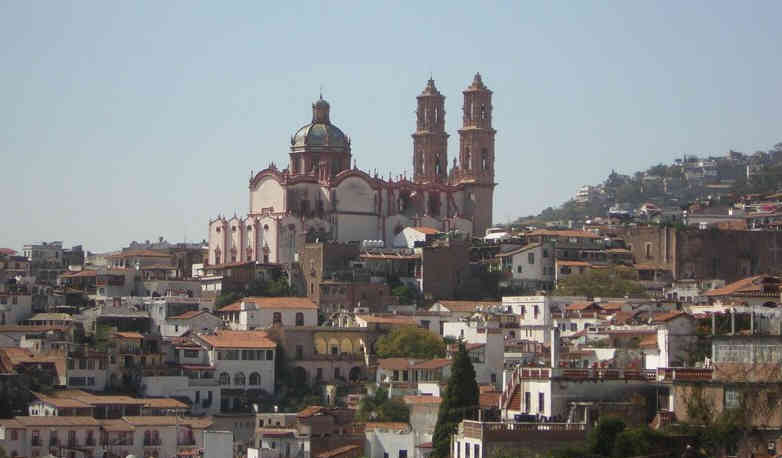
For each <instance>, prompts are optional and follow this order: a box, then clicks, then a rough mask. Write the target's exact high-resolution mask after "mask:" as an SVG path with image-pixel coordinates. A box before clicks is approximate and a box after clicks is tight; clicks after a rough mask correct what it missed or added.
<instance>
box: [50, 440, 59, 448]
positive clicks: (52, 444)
mask: <svg viewBox="0 0 782 458" xmlns="http://www.w3.org/2000/svg"><path fill="white" fill-rule="evenodd" d="M59 445H60V441H59V440H57V439H49V447H58V446H59Z"/></svg>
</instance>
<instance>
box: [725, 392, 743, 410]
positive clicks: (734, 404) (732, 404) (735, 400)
mask: <svg viewBox="0 0 782 458" xmlns="http://www.w3.org/2000/svg"><path fill="white" fill-rule="evenodd" d="M740 403H741V393H739V392H738V390H736V389H735V388H725V408H726V409H738V408H739V405H740Z"/></svg>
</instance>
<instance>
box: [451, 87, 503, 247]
mask: <svg viewBox="0 0 782 458" xmlns="http://www.w3.org/2000/svg"><path fill="white" fill-rule="evenodd" d="M462 94H464V107H463V111H464V113H463V116H462V128H461V129H459V165H460V170H459V176H458V178H457V180H458V182H461V183H463V184H464V189H465V205H464V208H465V213H466V215H467V216H471V217H472V221H473V233H474V234H475V235H476V236H482V235H484V233H485V232H486V229H488V228H489V227H491V225H492V207H493V206H494V187H495V186H496V185H497V184H496V183H495V182H494V136H495V134H496V133H497V131H496V130H494V128H493V127H492V123H491V119H492V104H491V96H492V92H491V91H490V90H489V89H488V88H487V87H486V85H484V84H483V80H482V79H481V74H480V73H476V74H475V78H474V79H473V81H472V84H471V85H470V86H469V87H467V89H465V90H464V91H463V92H462Z"/></svg>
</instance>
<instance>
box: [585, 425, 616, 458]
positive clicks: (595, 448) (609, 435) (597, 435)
mask: <svg viewBox="0 0 782 458" xmlns="http://www.w3.org/2000/svg"><path fill="white" fill-rule="evenodd" d="M624 429H625V423H624V422H623V421H622V420H620V419H618V418H614V417H603V418H601V419H600V422H598V424H597V426H596V427H595V429H593V430H592V431H590V432H589V436H587V443H588V448H589V451H590V452H592V453H596V454H598V455H603V456H612V455H613V452H614V443H615V442H616V436H618V435H619V433H621V432H622V431H624Z"/></svg>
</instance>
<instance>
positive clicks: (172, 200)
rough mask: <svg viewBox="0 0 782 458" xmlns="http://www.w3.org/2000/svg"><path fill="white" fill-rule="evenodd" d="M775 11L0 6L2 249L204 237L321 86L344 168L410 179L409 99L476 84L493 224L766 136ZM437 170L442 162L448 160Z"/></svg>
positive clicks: (282, 149)
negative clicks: (491, 144) (488, 142)
mask: <svg viewBox="0 0 782 458" xmlns="http://www.w3.org/2000/svg"><path fill="white" fill-rule="evenodd" d="M781 16H782V2H778V1H770V2H737V1H731V2H717V1H686V2H652V1H647V2H639V1H630V2H628V1H617V2H587V1H575V2H519V1H514V2H506V3H490V2H475V1H471V2H464V3H459V2H452V1H444V2H434V1H432V2H420V1H419V2H405V3H395V2H374V1H362V2H347V1H332V2H327V3H308V2H266V1H247V2H230V1H229V2H215V1H213V2H204V3H198V2H194V1H182V2H174V1H154V2H135V1H134V2H107V1H78V2H73V3H70V2H66V1H21V0H18V1H7V0H2V1H0V43H2V44H1V45H0V65H1V67H0V125H2V128H0V158H1V159H2V162H0V170H2V171H3V174H2V178H0V194H2V196H3V207H4V208H3V211H2V217H0V221H2V224H0V227H2V232H0V247H2V246H7V247H11V248H15V249H19V248H21V246H22V245H23V244H24V243H26V242H30V241H38V240H64V241H65V243H66V244H67V245H71V244H76V243H83V244H84V245H85V247H86V248H87V249H89V250H92V251H102V250H109V249H116V248H119V247H120V246H124V245H126V244H127V243H128V242H130V241H131V240H144V239H154V238H156V237H157V236H161V235H162V236H164V237H166V238H168V239H169V240H172V241H174V240H177V241H178V240H181V239H182V238H183V237H187V239H188V240H191V241H192V240H201V239H202V238H204V237H205V236H206V232H207V221H208V219H209V218H210V217H213V216H215V215H216V214H218V213H224V214H233V213H234V211H236V212H238V213H240V214H241V213H245V212H246V211H247V205H248V195H247V184H248V181H247V180H248V178H249V176H250V170H251V169H254V170H256V171H257V170H259V169H261V168H263V167H265V166H266V165H267V164H268V163H269V162H270V161H275V162H276V163H277V164H283V165H284V164H286V163H287V157H288V156H287V154H288V147H289V145H290V136H291V135H292V134H293V132H294V131H295V130H296V129H297V128H298V127H299V126H301V125H303V124H306V123H307V122H309V120H310V117H311V108H310V105H311V103H312V102H313V101H314V100H315V99H316V98H317V96H318V90H319V87H320V85H321V84H322V85H323V87H324V95H325V98H326V99H327V100H329V102H330V103H331V108H332V121H333V122H334V123H335V124H336V125H338V126H340V127H341V128H342V129H343V130H344V131H345V132H346V133H347V134H348V135H350V136H351V137H352V140H353V154H354V157H355V158H356V159H357V160H358V166H359V167H360V168H364V169H370V170H372V169H375V168H377V169H378V170H379V171H380V172H381V173H382V174H383V175H384V176H387V174H388V171H389V170H391V171H394V173H395V174H396V173H401V172H402V171H403V170H404V169H407V170H408V172H409V171H410V168H411V167H410V163H411V156H412V143H411V138H410V134H411V133H412V131H413V129H414V121H415V119H414V114H413V111H414V109H415V96H416V95H417V94H418V93H420V92H421V90H422V89H423V88H424V86H425V83H426V80H427V79H428V77H429V74H430V72H431V73H432V75H433V76H434V78H435V81H436V83H437V86H438V88H439V89H440V91H441V92H442V93H443V94H444V95H446V97H447V99H446V110H447V112H448V113H447V123H446V128H447V129H448V131H449V133H450V134H451V138H450V141H449V158H453V155H454V154H455V152H456V151H457V149H458V134H457V129H458V128H459V122H460V117H459V113H460V110H461V106H462V101H461V90H462V89H464V88H465V87H466V86H467V85H468V84H469V83H470V81H471V80H472V77H473V75H474V74H475V72H476V71H480V72H481V74H482V75H483V80H484V82H485V83H486V84H487V85H488V86H489V87H490V88H491V89H492V90H493V91H494V120H495V127H496V129H497V130H498V133H497V143H496V155H497V181H498V182H499V186H498V187H497V190H496V200H495V212H494V213H495V219H496V220H497V221H505V220H507V219H509V218H511V217H515V216H518V215H526V214H530V213H533V212H538V211H540V210H541V209H542V208H544V207H546V206H549V205H554V204H559V203H561V202H563V201H564V200H566V199H568V198H569V197H570V196H572V195H573V194H574V193H575V192H576V191H577V189H578V187H579V186H581V185H583V184H593V183H598V182H600V181H602V180H603V179H604V178H605V176H606V175H607V174H608V172H609V171H610V169H611V168H615V169H616V170H617V171H620V172H625V173H631V172H634V171H636V170H639V169H643V168H646V167H648V166H650V165H652V164H655V163H658V162H661V161H663V162H667V161H670V160H671V159H673V158H675V157H679V156H680V155H681V154H682V153H689V154H708V153H723V152H725V151H727V150H729V149H731V148H732V149H735V150H739V151H745V152H752V151H754V150H756V149H768V148H770V147H771V146H772V145H773V144H774V143H776V142H778V141H782V129H781V128H780V127H782V91H781V89H780V88H782V79H781V78H780V75H782V60H780V51H781V49H782V27H780V26H779V24H780V17H781ZM449 163H450V160H449Z"/></svg>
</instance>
